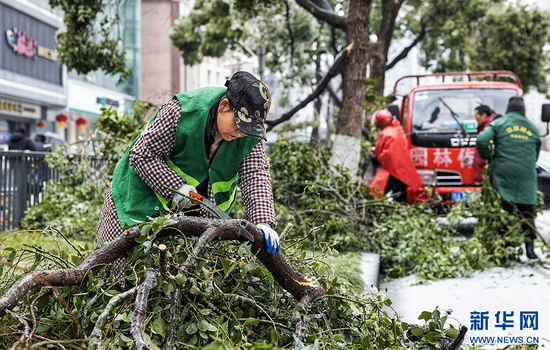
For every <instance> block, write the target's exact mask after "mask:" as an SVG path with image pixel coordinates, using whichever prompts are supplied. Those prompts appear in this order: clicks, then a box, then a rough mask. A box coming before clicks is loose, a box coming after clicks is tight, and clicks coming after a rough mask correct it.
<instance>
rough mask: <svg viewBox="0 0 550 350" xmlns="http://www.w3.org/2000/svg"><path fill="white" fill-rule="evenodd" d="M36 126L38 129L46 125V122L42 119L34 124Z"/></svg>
mask: <svg viewBox="0 0 550 350" xmlns="http://www.w3.org/2000/svg"><path fill="white" fill-rule="evenodd" d="M36 126H38V127H39V128H40V129H42V128H43V127H45V126H46V123H44V122H43V121H42V120H41V121H39V122H38V124H36Z"/></svg>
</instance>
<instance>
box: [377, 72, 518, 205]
mask: <svg viewBox="0 0 550 350" xmlns="http://www.w3.org/2000/svg"><path fill="white" fill-rule="evenodd" d="M482 77H492V78H493V79H492V81H487V80H481V79H478V78H482ZM502 77H506V78H509V80H511V82H504V81H499V78H502ZM430 78H431V79H430ZM434 78H436V79H434ZM458 78H462V81H456V79H458ZM465 78H466V79H465ZM404 79H416V83H417V84H416V86H415V87H414V88H412V89H411V90H410V92H408V93H407V94H405V95H402V100H401V105H400V108H399V107H398V105H390V106H389V107H388V109H389V110H390V111H391V112H392V113H393V114H394V115H395V116H396V117H397V118H398V119H399V121H400V122H401V125H402V127H403V129H404V131H405V134H406V135H407V142H408V145H409V151H410V155H411V159H412V161H413V164H414V166H415V167H416V169H417V170H418V173H419V174H420V177H421V178H422V180H423V181H424V185H428V186H431V187H433V188H434V189H435V190H436V191H437V193H438V194H439V195H441V196H442V198H443V203H445V204H452V203H455V202H457V201H459V200H464V201H467V197H468V195H469V194H470V193H472V192H479V191H480V186H479V184H476V183H473V182H472V165H473V159H474V154H475V152H476V149H475V145H476V138H477V121H476V120H475V117H474V110H475V108H476V107H477V106H479V105H482V104H484V105H487V106H489V107H490V108H491V109H492V110H493V111H494V112H495V114H496V115H497V116H498V115H503V114H504V113H505V110H506V106H507V105H508V99H509V98H510V97H512V96H523V90H522V87H521V82H520V80H519V78H518V77H517V76H516V75H515V74H514V73H512V72H509V71H483V72H469V73H434V74H426V75H408V76H404V77H402V78H400V79H399V80H398V81H397V82H396V83H395V87H394V94H393V95H392V96H391V97H392V98H393V99H394V100H395V97H393V96H396V95H395V94H396V92H397V88H398V84H399V83H401V82H402V81H403V80H404ZM430 80H431V81H432V82H431V83H426V82H427V81H430ZM433 80H437V81H438V82H436V83H434V82H433ZM407 197H408V201H409V202H414V201H422V200H426V199H427V195H426V193H425V192H419V191H412V190H410V189H409V190H408V193H407Z"/></svg>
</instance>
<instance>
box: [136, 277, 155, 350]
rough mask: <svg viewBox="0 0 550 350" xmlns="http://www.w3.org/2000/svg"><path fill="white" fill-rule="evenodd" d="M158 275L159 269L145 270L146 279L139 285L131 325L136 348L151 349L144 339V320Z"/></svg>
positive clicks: (141, 349)
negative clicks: (148, 300) (150, 294)
mask: <svg viewBox="0 0 550 350" xmlns="http://www.w3.org/2000/svg"><path fill="white" fill-rule="evenodd" d="M158 275H159V272H158V271H157V270H153V269H148V270H147V271H145V281H144V282H143V283H142V284H140V285H139V287H137V295H136V307H135V309H134V315H133V317H132V325H131V326H130V333H131V334H132V338H134V343H135V344H136V350H151V348H150V347H149V346H148V345H147V344H145V340H144V339H143V322H144V321H145V316H147V298H148V297H149V292H150V291H151V289H153V288H155V287H156V286H157V276H158Z"/></svg>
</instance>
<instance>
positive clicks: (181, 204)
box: [172, 184, 197, 210]
mask: <svg viewBox="0 0 550 350" xmlns="http://www.w3.org/2000/svg"><path fill="white" fill-rule="evenodd" d="M178 192H181V193H183V194H185V195H188V196H189V192H195V193H197V189H196V188H195V187H193V186H191V185H187V184H184V185H183V186H181V187H180V188H179V189H178ZM172 202H175V203H176V206H177V208H178V209H180V210H181V209H187V208H189V207H191V206H193V203H191V200H190V199H189V198H187V197H184V196H182V195H180V194H179V193H176V194H174V198H173V199H172Z"/></svg>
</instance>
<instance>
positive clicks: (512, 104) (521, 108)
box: [506, 96, 525, 113]
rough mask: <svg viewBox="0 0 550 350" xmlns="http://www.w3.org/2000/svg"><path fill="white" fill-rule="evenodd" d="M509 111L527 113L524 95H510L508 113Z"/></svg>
mask: <svg viewBox="0 0 550 350" xmlns="http://www.w3.org/2000/svg"><path fill="white" fill-rule="evenodd" d="M508 112H520V113H525V104H524V103H523V97H520V96H512V97H510V99H509V100H508V107H506V113H508Z"/></svg>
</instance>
